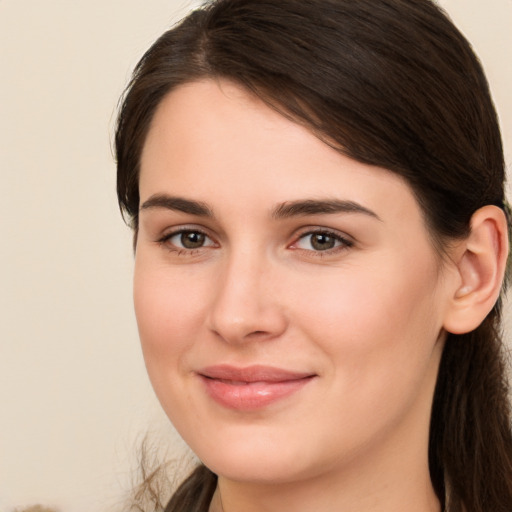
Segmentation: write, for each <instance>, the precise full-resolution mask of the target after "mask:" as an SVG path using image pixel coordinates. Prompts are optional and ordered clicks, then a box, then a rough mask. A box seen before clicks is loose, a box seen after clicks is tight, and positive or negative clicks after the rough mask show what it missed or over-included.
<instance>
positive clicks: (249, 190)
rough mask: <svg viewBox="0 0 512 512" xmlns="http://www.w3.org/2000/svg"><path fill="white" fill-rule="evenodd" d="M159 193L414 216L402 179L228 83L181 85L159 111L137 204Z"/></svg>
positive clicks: (143, 164)
mask: <svg viewBox="0 0 512 512" xmlns="http://www.w3.org/2000/svg"><path fill="white" fill-rule="evenodd" d="M158 193H172V194H173V195H180V196H186V197H188V196H190V195H192V196H193V198H194V199H196V200H199V201H203V202H207V203H219V204H220V205H223V206H226V205H233V206H238V205H239V206H240V207H245V209H246V210H247V209H248V208H249V206H252V207H253V208H254V207H256V206H258V207H261V208H262V207H264V205H267V204H270V203H272V204H275V203H279V202H285V201H293V200H296V199H304V198H316V197H325V196H336V197H337V198H340V199H347V200H352V201H357V202H360V203H365V205H366V206H368V207H369V208H377V207H378V208H380V209H382V210H386V211H388V212H389V213H393V214H395V215H403V214H404V212H408V215H409V216H410V214H411V212H414V214H415V216H416V217H418V218H419V213H420V212H419V208H418V205H417V201H416V199H415V197H414V195H413V194H412V192H411V190H410V187H409V186H408V185H407V184H406V183H405V181H404V180H403V179H402V178H401V177H400V176H398V175H396V174H394V173H391V172H390V171H387V170H385V169H381V168H377V167H374V166H370V165H365V164H362V163H360V162H357V161H355V160H353V159H351V158H348V157H347V156H345V155H343V154H341V153H340V152H338V151H336V150H335V149H333V148H331V147H330V146H328V145H327V144H325V143H324V142H322V141H321V140H320V139H319V138H318V137H316V136H315V135H314V134H313V133H312V132H311V131H310V130H308V129H307V128H305V127H304V126H301V125H299V124H297V123H294V122H293V121H291V120H289V119H288V118H286V117H284V116H283V115H281V114H279V113H278V112H276V111H275V110H273V109H271V108H270V107H268V106H267V105H266V104H265V103H264V102H263V101H261V100H260V99H259V98H257V97H256V96H254V95H253V94H251V93H250V92H248V91H246V90H245V89H243V88H242V87H240V86H238V85H235V84H233V83H231V82H228V81H212V80H205V81H200V82H193V83H188V84H185V85H182V86H180V87H178V88H177V89H175V90H174V91H172V92H171V93H170V94H168V95H167V96H166V97H165V98H164V100H163V101H162V103H161V104H160V105H159V107H158V109H157V111H156V113H155V116H154V118H153V121H152V125H151V127H150V130H149V133H148V136H147V139H146V143H145V146H144V150H143V153H142V159H141V176H140V194H141V202H143V201H144V200H145V199H147V198H148V197H150V196H151V195H152V194H158Z"/></svg>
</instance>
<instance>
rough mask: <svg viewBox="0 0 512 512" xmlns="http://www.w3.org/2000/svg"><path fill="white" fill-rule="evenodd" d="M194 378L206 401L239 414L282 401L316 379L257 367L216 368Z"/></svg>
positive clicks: (202, 371) (275, 369) (200, 372)
mask: <svg viewBox="0 0 512 512" xmlns="http://www.w3.org/2000/svg"><path fill="white" fill-rule="evenodd" d="M197 374H198V376H199V377H200V379H201V380H202V382H203V385H204V386H205V390H206V393H207V395H208V396H209V397H210V398H212V399H213V400H214V401H215V402H217V403H218V404H220V405H222V406H223V407H226V408H228V409H236V410H240V411H251V410H257V409H262V408H264V407H266V406H269V405H270V404H273V403H275V402H277V401H280V400H282V399H285V398H287V397H289V396H290V395H292V394H294V393H296V392H298V391H300V390H301V389H302V388H303V387H304V386H306V385H307V384H308V383H310V382H311V381H312V380H313V379H314V378H315V377H316V374H313V373H306V372H295V371H289V370H285V369H281V368H275V367H270V366H260V365H255V366H249V367H245V368H237V367H233V366H229V365H217V366H210V367H207V368H204V369H202V370H200V371H199V372H198V373H197Z"/></svg>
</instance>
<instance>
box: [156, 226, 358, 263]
mask: <svg viewBox="0 0 512 512" xmlns="http://www.w3.org/2000/svg"><path fill="white" fill-rule="evenodd" d="M186 234H196V235H200V236H203V237H204V238H205V240H206V239H207V240H209V241H210V242H211V243H210V244H208V245H201V246H199V247H197V248H186V247H179V246H177V245H176V244H173V243H170V240H171V239H172V238H174V237H177V236H180V235H181V236H183V235H186ZM314 235H323V236H325V237H328V238H331V239H333V240H334V242H335V243H338V244H339V245H337V246H335V247H332V248H328V249H319V250H314V249H304V248H300V247H296V246H297V244H298V243H299V242H300V241H301V240H304V239H306V238H307V237H312V236H314ZM157 242H158V243H159V244H160V245H162V246H165V247H166V249H167V250H169V251H170V252H173V253H176V254H177V255H178V256H191V255H194V254H197V253H198V252H200V251H201V250H202V249H204V248H207V247H214V246H215V245H216V243H215V242H214V241H213V240H212V238H211V237H210V236H209V235H208V234H207V233H206V232H204V231H203V230H201V229H198V228H193V229H192V228H190V229H188V228H180V229H177V230H176V231H172V232H170V233H167V234H166V235H164V236H163V237H161V238H160V239H158V240H157ZM353 245H354V242H353V241H352V240H350V239H348V238H347V237H345V236H342V235H341V234H340V233H337V232H335V231H332V230H328V229H322V228H318V229H313V230H309V231H305V232H303V233H301V234H300V235H299V236H298V237H297V238H296V240H295V242H293V243H292V244H291V245H289V246H288V247H289V248H290V249H293V250H298V251H305V252H308V253H310V254H311V255H314V256H315V257H325V256H327V255H332V254H335V253H338V252H340V251H345V250H347V249H349V248H351V247H353Z"/></svg>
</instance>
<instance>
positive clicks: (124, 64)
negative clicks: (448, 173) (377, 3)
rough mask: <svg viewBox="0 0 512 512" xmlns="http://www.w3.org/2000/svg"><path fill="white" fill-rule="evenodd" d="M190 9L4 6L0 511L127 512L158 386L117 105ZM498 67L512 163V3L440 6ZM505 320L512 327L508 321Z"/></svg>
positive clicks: (174, 1)
mask: <svg viewBox="0 0 512 512" xmlns="http://www.w3.org/2000/svg"><path fill="white" fill-rule="evenodd" d="M197 3H198V2H191V1H186V0H166V1H164V0H151V2H148V1H147V0H87V1H79V0H61V1H59V0H47V1H45V2H41V1H40V0H0V73H1V80H0V194H1V195H0V197H1V200H0V236H1V245H0V273H1V274H0V511H1V512H4V511H5V512H7V511H10V510H11V509H13V508H14V507H22V506H24V505H28V504H30V503H37V502H38V503H43V504H46V505H53V506H56V507H58V508H59V509H60V510H61V511H62V512H64V511H65V512H96V511H98V512H102V511H112V510H115V508H116V506H118V505H119V504H120V503H121V502H122V500H123V497H124V495H125V493H126V492H127V491H128V490H129V488H130V479H131V478H132V469H133V468H134V467H135V466H136V456H135V453H136V446H137V444H138V443H139V441H140V437H141V436H142V435H144V433H145V432H146V431H150V432H154V433H155V435H156V436H161V437H162V438H166V439H168V440H170V441H169V442H170V445H171V448H172V449H175V448H176V450H177V451H176V453H180V450H182V448H181V445H180V443H179V441H178V440H177V438H176V437H175V435H174V434H173V433H172V430H171V428H170V427H169V426H168V424H167V421H166V419H165V418H164V416H163V413H161V411H160V409H159V406H158V404H157V403H156V399H155V398H154V397H153V394H152V391H151V389H150V386H149V383H148V380H147V377H146V374H145V370H144V365H143V361H142V357H141V353H140V349H139V344H138V339H137V330H136V325H135V321H134V315H133V310H132V303H131V273H132V252H131V235H130V233H129V231H128V229H127V228H126V227H125V226H124V225H123V223H122V221H121V218H120V215H119V212H118V209H117V203H116V197H115V167H114V163H113V158H112V154H111V149H110V141H111V138H112V132H113V124H114V119H115V108H116V103H117V100H118V97H119V96H120V94H121V92H122V90H123V88H124V86H125V85H126V82H127V80H128V77H129V72H130V70H131V69H132V68H133V66H134V64H135V63H136V61H137V59H138V58H139V57H140V56H141V54H142V52H143V51H144V50H145V49H146V48H147V47H148V46H149V44H150V43H151V42H152V41H153V40H154V39H155V38H156V37H157V36H158V35H159V34H160V33H161V32H163V31H164V30H165V29H166V28H167V27H169V26H170V25H171V24H172V22H173V21H174V20H176V19H177V18H178V17H181V15H182V14H183V13H184V12H186V9H187V7H189V6H190V5H194V4H197ZM441 4H442V5H444V6H445V7H446V8H447V10H448V12H449V13H450V14H451V15H452V17H453V19H454V20H455V21H456V23H457V24H458V25H459V27H460V28H461V29H462V31H463V32H464V33H465V34H466V35H467V36H468V38H469V39H470V41H472V43H473V45H474V48H475V50H476V51H477V53H478V54H479V55H480V57H481V59H482V61H483V63H484V67H485V68H486V70H487V73H488V77H489V80H490V83H491V89H492V91H493V95H494V98H495V102H496V104H497V108H498V112H499V115H500V118H501V122H502V130H503V136H504V140H505V149H506V158H507V162H508V164H509V166H510V163H511V162H512V95H511V94H510V92H509V88H510V86H511V84H512V58H511V55H512V52H511V50H512V30H511V27H512V1H511V0H490V1H488V2H484V1H482V0H445V1H443V2H441ZM510 316H511V315H510V313H508V321H510Z"/></svg>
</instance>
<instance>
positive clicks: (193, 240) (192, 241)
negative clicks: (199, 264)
mask: <svg viewBox="0 0 512 512" xmlns="http://www.w3.org/2000/svg"><path fill="white" fill-rule="evenodd" d="M204 238H205V235H203V234H202V233H197V232H194V231H190V232H188V233H182V234H181V244H182V245H183V247H185V248H186V249H197V248H198V247H202V246H203V244H204Z"/></svg>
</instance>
